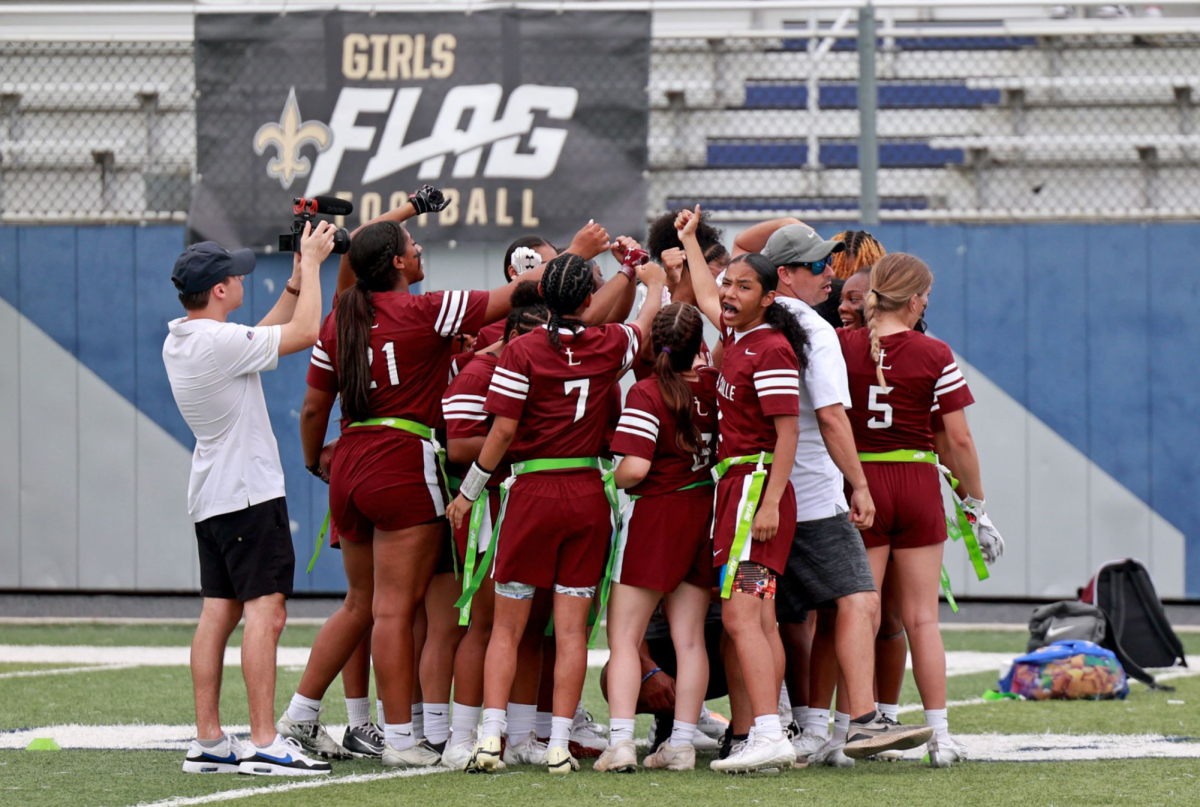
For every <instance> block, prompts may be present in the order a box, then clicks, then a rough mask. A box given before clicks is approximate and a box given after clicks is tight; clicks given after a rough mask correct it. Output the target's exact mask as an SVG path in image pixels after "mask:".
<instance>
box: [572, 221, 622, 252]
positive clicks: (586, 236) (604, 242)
mask: <svg viewBox="0 0 1200 807" xmlns="http://www.w3.org/2000/svg"><path fill="white" fill-rule="evenodd" d="M609 246H611V244H610V242H609V240H608V230H606V229H604V228H603V227H602V226H600V225H599V224H597V223H596V222H595V221H593V220H590V219H589V220H588V223H587V224H585V225H583V227H582V228H580V230H579V232H577V233H575V237H574V238H572V239H571V245H570V246H569V247H567V252H570V253H571V254H573V255H578V256H579V257H581V258H583V259H584V260H585V261H590V260H591V259H592V258H594V257H596V256H597V255H599V254H600V253H601V252H604V251H605V250H606V249H608V248H609Z"/></svg>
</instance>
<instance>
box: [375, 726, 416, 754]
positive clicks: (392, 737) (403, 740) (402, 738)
mask: <svg viewBox="0 0 1200 807" xmlns="http://www.w3.org/2000/svg"><path fill="white" fill-rule="evenodd" d="M383 737H384V739H385V740H386V741H387V744H388V745H390V746H391V747H392V748H395V749H396V750H397V751H405V750H407V749H409V748H412V747H413V746H414V745H416V744H417V732H416V729H415V728H414V727H413V724H412V723H411V722H410V723H384V724H383Z"/></svg>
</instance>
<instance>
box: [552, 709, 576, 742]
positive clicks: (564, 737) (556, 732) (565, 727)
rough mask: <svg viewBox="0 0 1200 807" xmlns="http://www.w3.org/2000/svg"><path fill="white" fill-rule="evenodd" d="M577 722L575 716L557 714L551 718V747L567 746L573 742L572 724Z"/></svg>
mask: <svg viewBox="0 0 1200 807" xmlns="http://www.w3.org/2000/svg"><path fill="white" fill-rule="evenodd" d="M573 722H575V718H573V717H558V716H557V715H556V716H554V717H552V718H550V744H549V746H548V747H549V748H566V747H567V746H568V745H570V744H571V724H572V723H573Z"/></svg>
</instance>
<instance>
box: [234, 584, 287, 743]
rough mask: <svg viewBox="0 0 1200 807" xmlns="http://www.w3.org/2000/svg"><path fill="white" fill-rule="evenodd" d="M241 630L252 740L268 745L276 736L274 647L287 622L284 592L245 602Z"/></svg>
mask: <svg viewBox="0 0 1200 807" xmlns="http://www.w3.org/2000/svg"><path fill="white" fill-rule="evenodd" d="M245 613H246V629H245V631H244V632H243V633H242V677H243V678H244V679H245V680H246V695H247V697H248V698H249V701H250V742H252V743H254V744H255V745H256V746H258V747H259V748H266V747H267V746H269V745H270V744H271V743H272V741H274V739H275V649H276V647H277V645H278V644H279V634H281V633H283V626H284V623H286V622H287V604H286V601H285V600H284V597H283V594H268V595H266V596H264V597H256V598H255V599H253V600H249V601H248V602H246V603H245Z"/></svg>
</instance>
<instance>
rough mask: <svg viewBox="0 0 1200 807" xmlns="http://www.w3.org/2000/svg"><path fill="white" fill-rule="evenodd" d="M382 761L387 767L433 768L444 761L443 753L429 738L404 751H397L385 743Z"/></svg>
mask: <svg viewBox="0 0 1200 807" xmlns="http://www.w3.org/2000/svg"><path fill="white" fill-rule="evenodd" d="M382 761H383V767H385V768H432V767H434V766H435V765H437V764H438V763H439V762H441V761H442V755H441V754H439V753H438V752H437V751H436V750H435V749H434V748H433V746H431V745H430V744H429V741H428V740H421V742H419V743H417V744H416V745H414V746H413V747H412V748H406V749H404V750H403V751H397V750H396V749H395V748H392V746H390V745H388V744H387V743H384V744H383V756H382Z"/></svg>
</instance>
